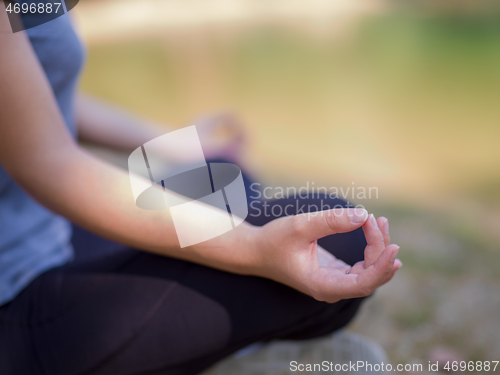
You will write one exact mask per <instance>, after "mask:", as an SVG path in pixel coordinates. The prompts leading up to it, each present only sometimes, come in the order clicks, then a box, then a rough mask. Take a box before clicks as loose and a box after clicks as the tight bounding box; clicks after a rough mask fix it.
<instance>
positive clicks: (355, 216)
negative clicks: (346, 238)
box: [349, 208, 368, 224]
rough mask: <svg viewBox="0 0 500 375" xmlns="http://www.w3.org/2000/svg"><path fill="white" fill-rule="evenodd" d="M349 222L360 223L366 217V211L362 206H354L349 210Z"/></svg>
mask: <svg viewBox="0 0 500 375" xmlns="http://www.w3.org/2000/svg"><path fill="white" fill-rule="evenodd" d="M349 217H350V219H351V223H353V224H361V223H364V222H365V221H366V219H367V218H368V212H367V211H366V210H365V209H364V208H355V209H353V210H351V212H350V215H349Z"/></svg>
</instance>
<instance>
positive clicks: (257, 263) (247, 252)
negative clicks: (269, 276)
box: [190, 222, 262, 276]
mask: <svg viewBox="0 0 500 375" xmlns="http://www.w3.org/2000/svg"><path fill="white" fill-rule="evenodd" d="M260 231H261V227H256V226H253V225H251V224H249V223H247V222H243V223H242V224H240V225H238V226H237V227H236V228H234V229H233V230H231V231H229V232H227V233H224V234H223V235H221V236H218V237H216V238H213V239H211V240H208V241H204V242H202V243H199V244H196V245H193V246H192V247H191V250H192V252H193V254H192V255H193V259H191V260H193V261H195V262H198V263H202V264H205V265H207V266H210V267H213V268H218V269H222V270H224V271H228V272H232V273H236V274H241V275H253V276H259V270H260V267H261V263H262V262H261V256H260V247H259V246H258V239H259V237H260V236H259V234H260ZM190 258H191V257H190Z"/></svg>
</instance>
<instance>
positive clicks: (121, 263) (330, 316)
mask: <svg viewBox="0 0 500 375" xmlns="http://www.w3.org/2000/svg"><path fill="white" fill-rule="evenodd" d="M249 183H250V182H249V181H248V179H246V178H245V184H246V187H247V192H248V195H249V196H251V194H252V192H251V191H250V190H248V188H249ZM252 202H253V203H252ZM249 203H251V208H250V210H249V212H250V213H249V216H248V218H247V221H249V222H250V223H252V224H254V225H264V224H265V223H266V222H269V221H270V220H272V219H274V218H275V216H272V215H271V216H268V215H265V213H267V214H269V213H270V212H271V213H272V212H273V213H274V214H277V215H280V214H284V210H283V209H284V208H285V207H286V206H288V207H290V206H289V205H290V204H291V205H293V206H295V207H296V205H297V204H299V205H305V208H304V209H305V210H311V211H314V210H315V207H314V206H316V207H321V204H323V206H324V204H325V203H327V204H328V205H330V206H331V207H333V206H334V205H336V204H342V205H345V202H343V201H340V200H338V199H331V198H329V197H318V196H315V197H311V196H309V197H308V198H304V199H299V200H298V202H297V201H296V200H295V199H291V198H290V199H281V200H277V201H273V202H267V203H266V204H268V206H267V207H264V203H263V202H259V201H256V200H250V202H249ZM308 206H310V207H308ZM273 207H275V209H274V210H272V208H273ZM279 208H281V210H280V209H279ZM290 211H291V209H290ZM288 213H290V212H288ZM72 242H73V246H74V248H75V253H76V258H75V260H74V261H73V262H71V263H69V264H67V265H65V266H62V267H59V268H56V269H53V270H51V271H49V272H46V273H45V274H43V275H41V276H39V277H38V278H37V279H35V280H34V281H33V282H32V283H31V284H30V285H29V286H28V287H27V288H26V289H25V290H24V291H23V292H22V293H21V294H20V295H19V296H17V297H16V298H15V299H14V300H13V301H12V302H10V303H8V304H6V305H4V306H2V307H0V374H2V375H14V374H16V375H17V374H19V375H73V374H75V375H76V374H95V375H105V374H106V375H108V374H109V375H125V374H127V375H132V374H151V375H153V374H183V375H188V374H196V373H198V372H200V371H201V370H203V369H205V368H207V367H208V366H210V365H212V364H213V363H215V362H217V361H218V360H220V359H222V358H224V357H226V356H228V355H229V354H231V353H233V352H235V351H237V350H238V349H241V348H243V347H245V346H247V345H249V344H251V343H253V342H257V341H268V340H271V339H293V340H302V339H308V338H313V337H318V336H321V335H325V334H327V333H330V332H332V331H334V330H337V329H339V328H341V327H343V326H344V325H346V324H347V323H348V322H349V320H351V318H352V317H353V316H354V314H355V313H356V311H357V310H358V307H359V305H360V303H361V301H362V299H350V300H342V301H339V302H337V303H334V304H327V303H324V302H318V301H316V300H314V299H312V298H311V297H309V296H306V295H304V294H302V293H299V292H297V291H295V290H293V289H291V288H289V287H287V286H285V285H282V284H279V283H276V282H273V281H270V280H267V279H263V278H258V277H250V276H240V275H235V274H231V273H227V272H223V271H219V270H215V269H212V268H208V267H204V266H201V265H198V264H193V263H190V262H185V261H182V260H177V259H172V258H166V257H161V256H158V255H153V254H149V253H146V252H142V251H138V250H135V249H131V248H127V247H124V246H123V245H120V244H117V243H113V242H110V241H107V240H104V239H102V238H100V237H97V236H95V235H93V234H91V233H89V232H86V231H84V230H82V229H80V228H78V227H75V228H74V235H73V239H72ZM318 242H319V244H320V245H321V246H323V247H324V248H325V249H326V250H328V251H330V252H331V253H333V254H334V255H335V256H337V257H339V258H341V259H343V260H344V261H346V262H347V263H349V264H351V265H352V264H354V263H355V262H357V261H359V260H362V259H363V250H364V248H365V246H366V241H365V238H364V235H363V232H362V231H361V230H356V231H354V232H351V233H346V234H337V235H333V236H328V237H325V238H322V239H320V240H319V241H318ZM234 251H238V249H234Z"/></svg>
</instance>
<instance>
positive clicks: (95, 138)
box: [76, 94, 172, 151]
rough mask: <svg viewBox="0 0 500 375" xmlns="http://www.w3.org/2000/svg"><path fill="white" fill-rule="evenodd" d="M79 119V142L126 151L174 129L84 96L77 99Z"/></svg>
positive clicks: (77, 115)
mask: <svg viewBox="0 0 500 375" xmlns="http://www.w3.org/2000/svg"><path fill="white" fill-rule="evenodd" d="M76 119H77V123H78V138H79V139H80V140H83V141H86V142H90V143H95V144H99V145H102V146H106V147H112V148H116V149H119V150H123V151H132V150H134V149H136V148H137V147H139V146H141V145H142V144H144V143H146V142H147V141H149V140H151V139H153V138H156V137H159V136H160V135H162V134H164V133H167V132H169V131H171V130H172V129H171V128H167V127H163V126H157V125H153V124H152V123H148V122H146V121H144V120H142V119H139V118H136V117H134V116H132V115H131V114H129V113H127V112H125V111H123V110H121V109H119V108H116V107H114V106H111V105H109V104H107V103H103V102H102V101H100V100H98V99H96V98H93V97H91V96H89V95H85V94H79V95H78V96H77V100H76Z"/></svg>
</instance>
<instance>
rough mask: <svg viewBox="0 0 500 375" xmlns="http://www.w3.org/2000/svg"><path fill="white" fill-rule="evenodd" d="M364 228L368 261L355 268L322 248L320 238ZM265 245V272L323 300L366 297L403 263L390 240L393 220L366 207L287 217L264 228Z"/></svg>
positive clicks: (271, 277)
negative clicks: (388, 219)
mask: <svg viewBox="0 0 500 375" xmlns="http://www.w3.org/2000/svg"><path fill="white" fill-rule="evenodd" d="M361 226H362V228H363V231H364V233H365V237H366V242H367V246H366V248H365V260H364V261H361V262H358V263H356V264H355V265H354V266H353V267H351V266H349V265H348V264H346V263H344V262H343V261H342V260H340V259H337V258H336V257H335V256H333V255H332V254H331V253H329V252H328V251H326V250H325V249H323V248H321V247H320V246H318V244H317V242H316V240H317V239H319V238H322V237H325V236H328V235H331V234H335V233H344V232H350V231H353V230H355V229H357V228H359V227H361ZM257 238H259V239H260V246H259V247H260V249H264V254H265V256H262V257H261V259H262V261H261V266H260V272H259V274H260V276H264V277H267V278H270V279H273V280H275V281H278V282H281V283H283V284H286V285H289V286H291V287H293V288H295V289H298V290H300V291H302V292H304V293H306V294H309V295H310V296H312V297H314V298H315V299H317V300H320V301H326V302H336V301H338V300H341V299H347V298H356V297H364V296H368V295H370V294H372V293H373V292H374V291H375V289H377V288H378V287H379V286H381V285H383V284H385V283H386V282H388V281H389V280H390V279H391V278H392V277H393V276H394V274H395V272H396V271H397V270H398V269H399V268H400V267H401V265H402V263H401V262H400V261H399V260H398V259H396V256H397V254H398V251H399V247H398V246H397V245H391V244H390V236H389V233H388V225H387V219H385V218H382V217H381V218H379V219H378V220H375V218H374V216H373V215H368V214H367V212H366V211H365V210H363V209H345V208H342V209H333V210H328V211H321V212H314V213H309V214H301V215H296V216H287V217H283V218H280V219H277V220H273V221H271V222H270V223H268V224H266V225H265V226H263V227H261V228H260V235H258V236H257Z"/></svg>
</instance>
